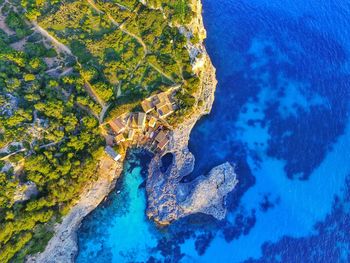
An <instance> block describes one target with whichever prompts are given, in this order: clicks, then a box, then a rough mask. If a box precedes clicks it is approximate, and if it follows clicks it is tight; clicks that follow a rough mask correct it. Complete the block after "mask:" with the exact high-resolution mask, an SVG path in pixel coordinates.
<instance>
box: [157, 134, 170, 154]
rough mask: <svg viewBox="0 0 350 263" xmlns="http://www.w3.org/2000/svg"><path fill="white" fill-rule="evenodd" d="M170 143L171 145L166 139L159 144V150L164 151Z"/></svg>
mask: <svg viewBox="0 0 350 263" xmlns="http://www.w3.org/2000/svg"><path fill="white" fill-rule="evenodd" d="M168 143H169V139H168V138H166V137H165V138H164V139H163V140H162V141H161V142H160V143H158V145H157V148H158V149H159V150H161V151H163V150H164V149H165V147H166V146H167V145H168Z"/></svg>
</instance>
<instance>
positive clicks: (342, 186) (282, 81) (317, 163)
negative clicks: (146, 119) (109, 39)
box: [77, 0, 350, 262]
mask: <svg viewBox="0 0 350 263" xmlns="http://www.w3.org/2000/svg"><path fill="white" fill-rule="evenodd" d="M203 4H204V21H205V25H206V28H207V31H208V39H207V40H206V46H207V48H208V52H209V54H210V56H211V58H212V60H213V63H214V65H215V67H216V68H217V78H218V81H219V84H218V88H217V92H216V100H215V103H214V107H213V110H212V112H211V114H210V115H209V116H207V117H205V118H204V119H203V120H201V121H200V122H199V123H198V124H197V125H196V127H195V129H194V130H193V132H192V134H191V139H190V149H191V151H192V152H193V153H194V155H195V157H196V165H195V171H194V172H193V173H192V174H191V175H190V176H189V177H188V178H186V179H185V180H192V179H193V178H195V177H196V176H198V175H200V174H202V173H206V172H208V171H209V170H210V169H211V168H212V167H213V166H215V165H218V164H221V163H222V162H224V161H230V162H233V163H235V164H236V165H237V173H238V177H239V178H238V179H239V181H240V183H239V186H238V187H237V189H236V190H235V191H234V192H233V193H232V194H230V196H229V198H228V206H229V207H228V210H229V213H228V215H227V218H226V219H225V220H223V221H220V222H219V221H216V220H214V219H212V218H210V217H207V216H204V215H196V216H191V217H189V218H185V219H183V220H180V221H179V222H176V223H175V224H173V225H171V226H170V227H168V228H164V229H157V228H156V227H155V226H154V224H153V223H152V222H149V221H148V220H147V218H146V217H145V206H146V203H145V190H144V178H146V175H147V170H146V168H147V162H148V160H149V157H148V156H147V154H144V153H131V154H130V156H129V158H128V163H127V169H126V170H125V173H124V176H123V178H122V179H121V180H120V182H119V184H118V186H117V189H116V190H115V191H114V193H112V194H111V196H110V197H109V198H108V200H107V201H106V202H104V203H103V204H102V205H101V206H100V207H99V208H98V209H96V210H95V211H94V212H93V213H91V215H89V216H88V217H87V218H86V219H85V220H84V222H83V225H82V227H81V229H80V230H79V248H80V252H79V255H78V257H77V262H91V261H96V262H350V250H349V249H350V235H349V234H348V233H349V231H350V213H349V212H350V188H349V187H350V184H349V182H350V181H349V180H350V120H349V116H350V115H349V106H350V105H349V102H350V100H349V99H350V68H349V54H350V44H349V43H350V26H349V25H350V19H349V17H350V3H347V2H345V1H339V0H333V1H330V0H329V1H326V0H318V1H316V0H311V1H307V2H305V1H301V0H293V1H292V0H286V1H277V0H270V1H267V0H266V1H265V0H250V1H240V0H235V1H231V0H222V1H213V0H204V1H203ZM118 190H120V191H121V192H120V193H119V194H117V191H118Z"/></svg>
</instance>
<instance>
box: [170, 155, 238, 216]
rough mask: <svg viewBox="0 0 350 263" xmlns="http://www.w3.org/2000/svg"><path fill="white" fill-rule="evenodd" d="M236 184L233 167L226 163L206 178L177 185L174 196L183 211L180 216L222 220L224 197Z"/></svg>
mask: <svg viewBox="0 0 350 263" xmlns="http://www.w3.org/2000/svg"><path fill="white" fill-rule="evenodd" d="M237 183H238V180H237V177H236V173H235V171H234V167H233V166H232V165H231V164H229V163H227V162H226V163H224V164H222V165H219V166H216V167H215V168H213V169H212V170H211V171H210V172H209V174H208V175H207V176H204V175H202V176H199V177H197V178H196V180H194V181H193V182H190V183H187V184H179V185H178V189H177V194H176V196H177V200H179V206H180V208H181V209H182V211H183V212H182V216H186V215H189V214H194V213H204V214H208V215H212V216H213V217H215V218H216V219H219V220H222V219H224V218H225V215H226V207H225V198H226V195H227V194H228V193H230V192H231V191H232V190H233V189H234V188H235V186H236V184H237ZM182 198H183V199H184V200H183V201H181V199H182Z"/></svg>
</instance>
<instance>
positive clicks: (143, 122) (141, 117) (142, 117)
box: [137, 112, 146, 128]
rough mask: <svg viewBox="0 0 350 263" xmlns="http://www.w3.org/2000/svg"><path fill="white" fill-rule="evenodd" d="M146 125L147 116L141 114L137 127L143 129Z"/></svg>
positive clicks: (138, 116) (139, 114) (138, 117)
mask: <svg viewBox="0 0 350 263" xmlns="http://www.w3.org/2000/svg"><path fill="white" fill-rule="evenodd" d="M145 123H146V114H145V113H143V112H139V113H138V115H137V126H138V127H139V128H143V127H144V126H145Z"/></svg>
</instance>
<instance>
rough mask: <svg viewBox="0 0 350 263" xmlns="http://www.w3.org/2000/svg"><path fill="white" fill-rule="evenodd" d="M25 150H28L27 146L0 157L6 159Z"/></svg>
mask: <svg viewBox="0 0 350 263" xmlns="http://www.w3.org/2000/svg"><path fill="white" fill-rule="evenodd" d="M25 150H26V149H25V148H22V149H20V150H18V151H15V152H13V153H10V154H8V155H6V156H4V157H2V158H0V161H5V160H7V159H8V158H10V157H11V156H12V155H15V154H17V153H20V152H24V151H25Z"/></svg>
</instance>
